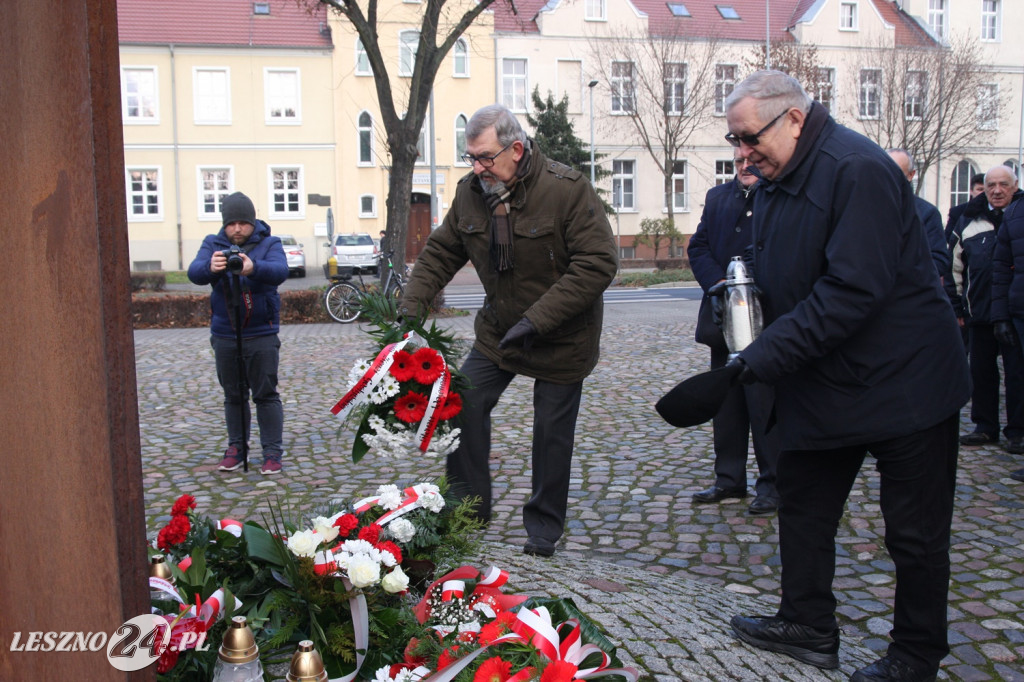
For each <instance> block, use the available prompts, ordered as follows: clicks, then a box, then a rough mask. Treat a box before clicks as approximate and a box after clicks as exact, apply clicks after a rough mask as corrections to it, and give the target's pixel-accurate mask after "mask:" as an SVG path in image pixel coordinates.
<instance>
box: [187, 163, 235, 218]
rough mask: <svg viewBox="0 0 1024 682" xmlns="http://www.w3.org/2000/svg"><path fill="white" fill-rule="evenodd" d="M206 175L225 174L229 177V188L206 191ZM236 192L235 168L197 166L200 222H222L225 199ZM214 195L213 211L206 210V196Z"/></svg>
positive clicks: (197, 200)
mask: <svg viewBox="0 0 1024 682" xmlns="http://www.w3.org/2000/svg"><path fill="white" fill-rule="evenodd" d="M204 173H224V174H226V176H227V187H226V188H222V189H218V188H217V187H214V188H212V189H210V190H207V189H206V179H205V178H204V177H203V174H204ZM234 191H235V167H234V166H196V204H197V205H196V211H197V213H198V215H199V220H220V219H221V214H220V206H221V201H223V199H224V197H226V196H228V195H229V194H231V193H232V192H234ZM207 194H213V210H212V211H207V210H206V195H207Z"/></svg>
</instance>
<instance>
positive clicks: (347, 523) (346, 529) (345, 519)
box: [334, 514, 359, 538]
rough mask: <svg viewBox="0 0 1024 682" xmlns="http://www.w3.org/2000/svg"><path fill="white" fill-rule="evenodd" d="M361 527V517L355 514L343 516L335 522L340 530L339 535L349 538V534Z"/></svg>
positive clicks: (335, 525)
mask: <svg viewBox="0 0 1024 682" xmlns="http://www.w3.org/2000/svg"><path fill="white" fill-rule="evenodd" d="M358 525H359V517H358V516H356V515H355V514H343V515H342V516H339V517H338V518H337V519H335V521H334V527H335V528H337V529H338V535H340V536H341V537H343V538H347V537H348V535H349V533H351V532H352V531H353V530H355V528H356V526H358Z"/></svg>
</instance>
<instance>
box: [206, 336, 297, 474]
mask: <svg viewBox="0 0 1024 682" xmlns="http://www.w3.org/2000/svg"><path fill="white" fill-rule="evenodd" d="M210 345H211V346H213V354H214V357H215V358H216V363H217V380H218V381H219V382H220V385H221V387H222V388H223V389H224V421H225V422H226V423H227V427H228V445H232V446H234V447H236V448H241V447H242V444H243V443H248V442H249V422H250V419H251V416H250V412H249V395H250V394H251V395H252V401H253V402H254V403H256V421H257V422H258V423H259V425H260V444H261V445H262V446H263V454H264V456H266V455H280V454H281V452H282V451H283V450H284V447H283V446H282V444H281V441H282V439H283V431H284V409H283V408H282V407H281V396H280V395H279V394H278V392H277V366H278V357H279V350H280V348H281V340H280V339H279V338H278V337H277V334H271V335H268V336H255V337H252V338H249V339H245V338H243V339H242V360H243V362H244V363H245V376H246V382H247V383H248V392H247V394H246V395H245V396H244V397H243V396H242V394H241V392H240V391H239V386H238V342H237V341H236V340H235V339H225V338H221V337H219V336H211V337H210ZM243 420H244V421H243Z"/></svg>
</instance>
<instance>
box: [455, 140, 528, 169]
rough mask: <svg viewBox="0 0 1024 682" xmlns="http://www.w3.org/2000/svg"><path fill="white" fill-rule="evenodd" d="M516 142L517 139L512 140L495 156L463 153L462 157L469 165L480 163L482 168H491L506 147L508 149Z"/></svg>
mask: <svg viewBox="0 0 1024 682" xmlns="http://www.w3.org/2000/svg"><path fill="white" fill-rule="evenodd" d="M515 143H516V141H515V140H512V141H511V142H509V143H508V144H507V145H505V146H504V147H502V148H501V151H500V152H498V153H497V154H495V155H494V156H473V155H472V154H463V155H462V157H461V158H462V160H463V161H464V162H465V163H466V164H467V165H470V166H472V165H473V164H474V163H479V164H480V167H481V168H490V167H491V166H493V165H494V160H495V159H496V158H498V157H499V156H501V155H502V153H503V152H504V151H505V150H506V149H508V148H509V147H511V146H512V145H514V144H515Z"/></svg>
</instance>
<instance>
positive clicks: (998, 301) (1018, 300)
mask: <svg viewBox="0 0 1024 682" xmlns="http://www.w3.org/2000/svg"><path fill="white" fill-rule="evenodd" d="M1012 318H1017V319H1024V201H1015V202H1013V203H1012V204H1010V205H1009V206H1008V207H1007V208H1006V212H1005V213H1003V224H1002V225H1000V226H999V232H997V233H996V249H995V253H993V254H992V321H993V322H997V321H999V320H1010V319H1012Z"/></svg>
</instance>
